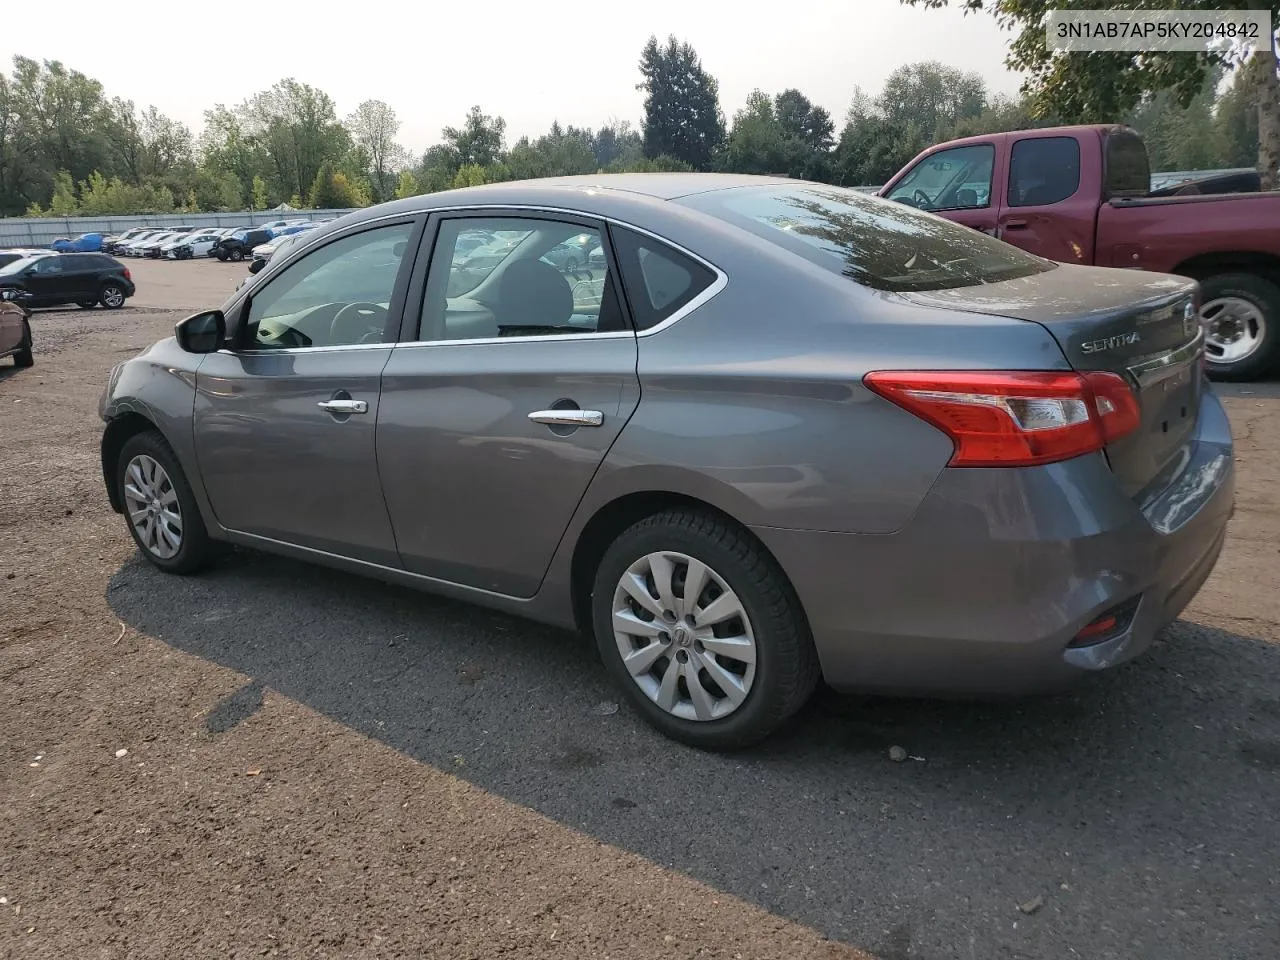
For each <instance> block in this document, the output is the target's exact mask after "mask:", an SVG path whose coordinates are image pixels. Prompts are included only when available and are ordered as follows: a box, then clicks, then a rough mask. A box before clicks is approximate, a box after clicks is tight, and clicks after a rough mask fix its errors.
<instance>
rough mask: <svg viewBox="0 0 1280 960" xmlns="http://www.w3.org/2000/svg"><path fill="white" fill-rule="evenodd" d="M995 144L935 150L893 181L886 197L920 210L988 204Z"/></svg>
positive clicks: (975, 206) (959, 208) (954, 208)
mask: <svg viewBox="0 0 1280 960" xmlns="http://www.w3.org/2000/svg"><path fill="white" fill-rule="evenodd" d="M995 163H996V148H995V147H994V146H992V145H991V144H989V143H979V144H974V145H972V146H967V147H952V148H951V149H949V150H939V151H938V152H937V153H933V154H930V155H929V156H927V157H925V158H924V159H923V160H921V161H920V162H919V163H917V164H916V165H915V166H914V167H912V168H911V169H910V170H908V171H907V173H906V175H905V176H904V177H903V178H902V179H901V180H899V181H898V183H897V184H895V185H894V188H893V191H892V192H891V193H890V194H889V199H890V200H897V201H898V202H900V203H905V204H909V205H910V206H913V207H918V208H919V209H921V210H964V209H968V208H974V209H976V208H980V207H986V206H990V204H991V171H992V170H993V169H994V168H995Z"/></svg>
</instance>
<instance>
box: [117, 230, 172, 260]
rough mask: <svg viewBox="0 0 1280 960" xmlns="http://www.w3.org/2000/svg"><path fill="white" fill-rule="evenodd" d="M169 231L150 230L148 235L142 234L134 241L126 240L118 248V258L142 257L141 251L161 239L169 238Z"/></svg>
mask: <svg viewBox="0 0 1280 960" xmlns="http://www.w3.org/2000/svg"><path fill="white" fill-rule="evenodd" d="M168 234H169V231H168V230H148V231H147V232H146V233H140V234H138V235H137V236H136V237H134V238H133V239H132V240H126V241H124V242H123V243H120V244H118V245H117V246H116V250H117V253H116V256H121V257H136V256H140V255H141V249H142V248H143V247H145V246H146V245H147V244H149V243H151V242H152V241H153V240H156V239H158V238H160V237H165V236H168Z"/></svg>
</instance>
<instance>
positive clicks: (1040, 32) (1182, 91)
mask: <svg viewBox="0 0 1280 960" xmlns="http://www.w3.org/2000/svg"><path fill="white" fill-rule="evenodd" d="M902 2H903V3H906V4H908V5H911V6H918V5H923V6H925V7H930V8H937V7H945V6H947V5H948V3H949V0H902ZM957 5H958V6H961V7H962V8H963V9H965V10H966V11H979V10H988V11H990V12H991V13H992V14H994V15H995V18H996V21H997V23H999V24H1000V26H1001V27H1003V28H1005V29H1008V30H1016V31H1017V37H1016V38H1015V39H1014V41H1013V43H1012V45H1011V47H1010V53H1009V57H1008V59H1007V60H1006V63H1007V64H1008V66H1009V67H1010V68H1012V69H1014V70H1019V71H1023V72H1025V73H1027V74H1028V78H1027V80H1026V82H1025V84H1024V87H1023V89H1024V91H1025V92H1026V93H1027V94H1028V95H1029V96H1031V98H1032V102H1033V106H1034V109H1035V111H1036V113H1037V114H1040V115H1043V114H1050V113H1052V114H1055V115H1057V116H1059V117H1061V118H1062V119H1064V120H1066V121H1068V122H1076V121H1097V120H1104V121H1105V120H1115V119H1116V118H1118V117H1120V116H1122V115H1123V114H1124V113H1125V112H1126V111H1128V110H1131V109H1133V108H1134V107H1136V106H1137V105H1138V104H1139V103H1140V102H1141V100H1142V98H1143V97H1144V96H1146V95H1150V94H1154V93H1157V92H1159V91H1165V90H1167V91H1169V92H1170V93H1171V94H1172V95H1173V97H1174V98H1175V99H1176V102H1177V103H1178V105H1179V106H1182V107H1188V106H1190V105H1191V103H1192V101H1193V100H1195V98H1196V97H1197V96H1198V95H1199V94H1200V92H1201V89H1202V86H1203V83H1204V79H1205V75H1206V74H1207V72H1208V71H1209V70H1210V69H1211V68H1212V67H1214V66H1230V67H1237V66H1241V65H1242V64H1243V68H1244V69H1245V70H1246V71H1247V75H1248V77H1249V81H1248V82H1249V83H1250V85H1251V86H1252V87H1253V89H1254V102H1255V104H1256V108H1257V113H1258V131H1259V135H1258V156H1257V158H1256V163H1257V167H1258V171H1259V174H1260V175H1261V178H1262V184H1263V188H1264V189H1275V188H1276V187H1277V186H1278V185H1280V70H1278V66H1277V58H1276V38H1275V37H1274V36H1273V37H1272V42H1271V43H1270V44H1267V45H1265V49H1262V50H1259V51H1257V52H1256V53H1255V54H1254V55H1253V56H1252V57H1249V58H1248V61H1247V62H1244V60H1243V52H1242V50H1241V49H1239V48H1231V49H1223V50H1214V51H1211V52H1203V53H1190V52H1184V53H1151V52H1144V53H1136V52H1127V51H1107V52H1084V53H1064V52H1058V51H1051V50H1049V48H1048V42H1047V37H1046V34H1045V24H1046V21H1047V17H1048V13H1049V11H1050V10H1054V9H1074V10H1085V9H1097V8H1098V7H1099V4H1098V3H1096V2H1094V0H957ZM1125 6H1126V7H1127V8H1131V9H1143V10H1165V9H1181V10H1214V11H1221V10H1245V9H1251V8H1259V7H1260V8H1265V9H1268V10H1269V11H1270V13H1271V17H1272V23H1273V24H1275V23H1276V18H1277V17H1280V4H1276V3H1261V4H1260V3H1258V2H1256V0H1131V2H1129V3H1127V4H1126V5H1125Z"/></svg>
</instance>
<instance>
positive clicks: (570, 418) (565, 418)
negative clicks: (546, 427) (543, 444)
mask: <svg viewBox="0 0 1280 960" xmlns="http://www.w3.org/2000/svg"><path fill="white" fill-rule="evenodd" d="M529 419H530V420H532V421H533V422H534V423H546V424H550V425H551V426H555V427H598V426H600V424H602V423H604V414H603V413H601V412H600V411H599V410H535V411H533V413H531V414H529Z"/></svg>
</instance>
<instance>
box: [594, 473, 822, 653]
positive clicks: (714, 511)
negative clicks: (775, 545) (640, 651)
mask: <svg viewBox="0 0 1280 960" xmlns="http://www.w3.org/2000/svg"><path fill="white" fill-rule="evenodd" d="M680 509H684V510H698V511H701V512H703V513H708V514H711V515H713V516H715V517H718V518H719V519H721V520H723V521H724V522H726V523H729V524H732V525H733V526H734V527H736V528H738V529H739V530H741V531H742V532H743V533H744V534H745V535H746V536H747V537H750V538H751V540H752V541H754V542H755V543H756V544H757V545H758V546H759V547H760V550H761V551H762V552H763V553H764V554H765V556H767V557H768V558H769V560H770V561H771V562H772V563H773V564H774V566H775V567H776V568H777V569H778V571H779V573H780V574H781V576H782V577H783V579H784V581H785V582H786V586H787V589H789V590H790V591H791V592H792V593H793V594H794V595H795V596H796V597H797V601H798V600H799V595H798V593H796V591H795V585H794V584H793V583H792V582H791V578H790V576H789V575H788V574H787V571H786V570H785V569H784V568H783V566H782V564H781V563H780V562H779V560H778V558H777V557H776V556H775V555H774V553H773V551H771V550H770V549H769V547H768V546H767V545H766V544H765V543H764V541H762V540H761V539H760V538H759V537H757V536H756V535H755V533H754V532H752V530H751V528H750V527H748V526H747V525H746V524H744V523H742V522H741V521H740V520H738V519H737V518H736V517H734V516H733V515H732V514H730V513H727V512H726V511H725V510H723V509H721V508H719V507H717V506H715V505H714V504H712V503H709V502H708V501H706V500H703V499H701V498H699V497H696V496H693V495H691V494H687V493H678V492H676V491H674V490H643V491H635V492H632V493H626V494H623V495H621V496H618V497H615V498H614V499H612V500H610V501H608V502H607V503H605V504H603V505H601V506H600V507H599V508H597V509H596V511H595V512H594V513H593V514H592V515H591V518H590V519H589V520H588V521H587V522H586V523H585V524H584V525H583V527H582V530H581V532H580V533H579V534H578V537H577V539H576V541H575V542H574V547H573V554H572V556H571V559H570V563H569V598H570V603H571V605H572V609H573V620H574V624H575V626H576V628H577V629H578V630H579V631H580V632H587V633H589V632H590V631H591V587H592V579H593V577H594V575H595V570H596V569H597V568H598V567H599V564H600V560H601V559H602V558H603V557H604V554H605V551H606V550H608V549H609V545H610V544H611V543H613V541H614V540H616V539H617V538H618V536H619V535H620V534H621V533H622V532H623V531H624V530H626V529H627V528H628V527H630V526H631V525H632V524H634V523H638V522H639V521H641V520H643V519H644V518H645V517H651V516H653V515H654V514H657V513H662V512H663V511H665V510H680ZM800 609H801V611H802V615H803V606H802V605H801V607H800ZM806 627H807V625H806Z"/></svg>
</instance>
